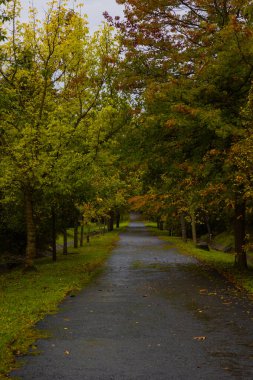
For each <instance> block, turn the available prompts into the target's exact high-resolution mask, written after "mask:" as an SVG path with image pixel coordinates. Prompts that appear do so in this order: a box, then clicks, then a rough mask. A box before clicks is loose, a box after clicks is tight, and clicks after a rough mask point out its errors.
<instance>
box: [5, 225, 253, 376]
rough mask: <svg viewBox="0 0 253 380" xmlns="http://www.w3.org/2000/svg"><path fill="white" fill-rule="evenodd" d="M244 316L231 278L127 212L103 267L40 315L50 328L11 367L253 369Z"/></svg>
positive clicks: (218, 372)
mask: <svg viewBox="0 0 253 380" xmlns="http://www.w3.org/2000/svg"><path fill="white" fill-rule="evenodd" d="M252 322H253V307H252V304H251V303H250V302H249V301H248V300H247V299H246V297H244V296H243V295H242V294H238V292H237V291H236V290H235V289H234V288H233V286H232V285H230V284H229V283H228V282H227V281H226V280H224V279H223V278H221V277H220V276H219V275H218V274H217V273H216V272H211V271H208V270H206V269H204V268H202V267H201V266H199V265H198V263H197V262H196V261H195V260H194V259H191V258H189V257H185V256H183V255H180V254H178V253H177V252H176V250H175V249H174V248H173V246H171V247H170V246H168V245H166V244H165V243H164V242H162V241H160V240H159V239H158V238H156V237H152V236H151V235H150V234H149V233H148V232H147V231H146V229H145V227H144V226H143V224H142V223H141V222H132V223H131V224H130V226H129V228H128V229H127V230H126V232H124V233H123V234H122V235H121V240H120V242H119V244H118V246H117V248H116V249H115V250H114V254H113V255H112V256H111V258H110V260H109V262H108V266H107V270H106V271H105V272H104V273H103V275H101V276H100V277H99V278H97V279H96V281H95V282H94V283H93V284H92V285H90V286H89V287H88V288H86V289H85V290H84V291H82V292H81V293H79V295H78V296H77V297H75V298H71V297H69V298H68V299H67V300H66V301H65V302H64V303H63V304H62V306H61V307H60V311H59V313H58V314H57V315H53V316H48V317H47V318H46V319H45V320H44V321H42V322H41V323H40V324H39V326H38V327H39V328H42V329H46V330H49V331H50V332H51V334H52V338H50V339H48V340H40V341H39V342H38V343H37V345H38V349H39V350H40V351H41V355H39V356H28V357H27V358H26V359H27V360H26V365H25V366H24V367H23V368H21V369H19V370H17V371H15V372H13V373H12V376H18V377H20V378H22V379H27V380H32V379H36V380H56V379H59V380H60V379H61V380H65V379H66V380H67V379H68V380H69V379H73V380H81V379H82V380H85V379H89V380H93V379H94V380H98V379H101V380H109V379H111V380H112V379H114V380H116V379H118V380H121V379H122V380H123V379H136V380H137V379H138V380H139V379H140V380H148V379H152V380H165V379H187V380H189V379H194V380H196V379H205V380H206V379H215V380H217V379H222V380H223V379H243V380H246V379H253V329H252Z"/></svg>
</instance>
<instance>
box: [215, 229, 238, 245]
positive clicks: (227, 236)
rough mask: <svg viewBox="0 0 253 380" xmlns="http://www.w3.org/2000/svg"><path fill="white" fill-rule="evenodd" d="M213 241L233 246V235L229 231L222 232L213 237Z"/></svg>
mask: <svg viewBox="0 0 253 380" xmlns="http://www.w3.org/2000/svg"><path fill="white" fill-rule="evenodd" d="M214 242H215V243H217V244H220V245H221V246H223V247H229V246H230V247H233V246H234V236H233V234H231V233H229V232H222V233H221V234H219V235H217V236H215V237H214Z"/></svg>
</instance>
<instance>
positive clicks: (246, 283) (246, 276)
mask: <svg viewBox="0 0 253 380" xmlns="http://www.w3.org/2000/svg"><path fill="white" fill-rule="evenodd" d="M145 224H146V226H147V227H148V228H149V230H150V232H151V233H152V234H153V235H155V236H158V237H160V238H161V239H162V240H164V241H166V242H170V243H173V245H174V246H175V247H176V248H177V249H178V251H179V253H181V254H184V255H188V256H192V257H195V258H196V259H198V260H199V261H200V262H202V263H203V264H205V265H207V266H209V267H212V268H215V269H216V270H217V271H218V272H220V273H221V274H222V275H224V276H225V277H226V278H227V279H228V280H230V281H231V282H233V283H234V284H235V285H236V286H237V287H238V288H240V289H243V290H246V291H247V292H248V293H249V295H250V297H252V296H253V266H252V264H251V263H249V269H248V270H247V271H243V272H240V271H238V270H237V269H236V268H235V267H234V254H231V253H224V252H220V251H215V250H212V249H211V250H210V251H204V250H201V249H198V248H196V247H195V245H194V243H193V242H192V241H188V242H187V243H184V242H183V241H182V239H181V238H179V237H171V236H168V231H160V230H158V229H157V228H155V226H156V224H155V223H153V222H146V223H145ZM223 242H224V240H223Z"/></svg>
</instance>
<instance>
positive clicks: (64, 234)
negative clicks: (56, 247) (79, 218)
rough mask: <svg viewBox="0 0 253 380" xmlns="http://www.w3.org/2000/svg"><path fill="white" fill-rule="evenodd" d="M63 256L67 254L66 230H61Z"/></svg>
mask: <svg viewBox="0 0 253 380" xmlns="http://www.w3.org/2000/svg"><path fill="white" fill-rule="evenodd" d="M63 254H64V255H67V254H68V234H67V230H66V228H64V230H63Z"/></svg>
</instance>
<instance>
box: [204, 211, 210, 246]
mask: <svg viewBox="0 0 253 380" xmlns="http://www.w3.org/2000/svg"><path fill="white" fill-rule="evenodd" d="M205 220H206V229H207V232H208V236H209V242H211V241H212V229H211V226H210V222H209V216H208V215H206V216H205Z"/></svg>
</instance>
